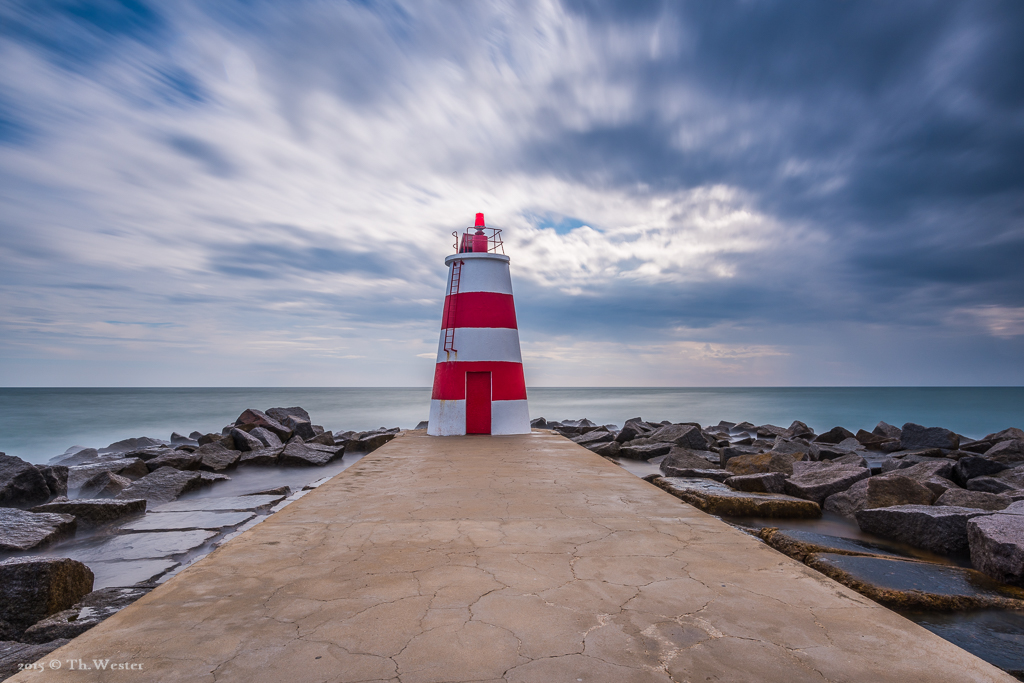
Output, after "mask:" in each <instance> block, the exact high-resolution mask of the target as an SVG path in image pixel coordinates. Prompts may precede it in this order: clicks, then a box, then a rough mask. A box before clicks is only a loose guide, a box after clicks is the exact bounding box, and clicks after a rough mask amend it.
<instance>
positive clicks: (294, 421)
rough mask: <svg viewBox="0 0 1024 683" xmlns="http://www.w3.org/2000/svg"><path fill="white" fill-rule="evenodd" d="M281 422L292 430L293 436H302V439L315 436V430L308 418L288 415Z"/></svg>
mask: <svg viewBox="0 0 1024 683" xmlns="http://www.w3.org/2000/svg"><path fill="white" fill-rule="evenodd" d="M281 424H283V425H284V426H285V427H288V428H289V429H290V430H292V435H293V436H298V437H302V439H303V441H309V440H311V439H313V438H315V437H316V435H317V432H316V430H315V429H314V428H313V424H312V423H311V422H310V421H309V420H303V419H302V418H298V417H295V416H294V415H289V416H288V417H286V418H285V419H284V420H283V421H282V422H281Z"/></svg>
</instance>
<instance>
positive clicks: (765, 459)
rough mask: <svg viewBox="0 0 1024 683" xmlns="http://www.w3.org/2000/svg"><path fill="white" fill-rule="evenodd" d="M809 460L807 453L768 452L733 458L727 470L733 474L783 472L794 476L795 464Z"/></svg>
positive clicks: (726, 466) (727, 464) (727, 465)
mask: <svg viewBox="0 0 1024 683" xmlns="http://www.w3.org/2000/svg"><path fill="white" fill-rule="evenodd" d="M806 458H807V454H806V453H779V452H776V451H768V452H767V453H757V454H751V455H740V456H737V457H735V458H731V459H730V460H729V462H728V463H726V465H725V469H727V470H729V471H730V472H732V473H733V474H758V473H760V472H782V473H784V474H793V463H794V462H798V461H800V460H805V459H806Z"/></svg>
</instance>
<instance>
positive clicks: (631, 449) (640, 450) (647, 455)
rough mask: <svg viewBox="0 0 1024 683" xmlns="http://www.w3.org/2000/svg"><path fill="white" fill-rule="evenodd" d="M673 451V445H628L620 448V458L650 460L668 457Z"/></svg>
mask: <svg viewBox="0 0 1024 683" xmlns="http://www.w3.org/2000/svg"><path fill="white" fill-rule="evenodd" d="M671 451H672V444H671V443H647V444H642V445H638V446H634V445H632V444H628V445H622V446H621V447H620V448H619V457H621V458H629V459H630V460H650V459H651V458H656V457H658V456H659V455H667V454H668V453H670V452H671Z"/></svg>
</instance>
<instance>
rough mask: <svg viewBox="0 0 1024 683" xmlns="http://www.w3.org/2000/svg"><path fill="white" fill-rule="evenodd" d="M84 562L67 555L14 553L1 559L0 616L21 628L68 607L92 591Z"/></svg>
mask: <svg viewBox="0 0 1024 683" xmlns="http://www.w3.org/2000/svg"><path fill="white" fill-rule="evenodd" d="M92 584H93V574H92V570H90V569H89V568H88V567H87V566H85V565H84V564H82V563H81V562H78V561H77V560H70V559H68V558H66V557H15V558H12V559H9V560H4V561H3V562H0V620H2V621H6V622H7V623H9V624H12V625H14V626H15V627H16V628H18V629H21V630H24V629H26V628H28V627H29V626H31V625H32V624H34V623H36V622H37V621H39V620H40V619H44V618H46V617H48V616H50V615H51V614H53V613H55V612H59V611H61V610H64V609H67V608H69V607H71V606H72V605H74V604H75V603H76V602H78V601H79V600H81V599H82V597H83V596H85V595H87V594H89V593H90V592H91V591H92Z"/></svg>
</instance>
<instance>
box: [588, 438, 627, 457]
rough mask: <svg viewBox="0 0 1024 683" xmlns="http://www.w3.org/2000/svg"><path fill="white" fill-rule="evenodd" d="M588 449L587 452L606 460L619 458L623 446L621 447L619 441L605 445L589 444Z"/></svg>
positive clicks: (605, 443)
mask: <svg viewBox="0 0 1024 683" xmlns="http://www.w3.org/2000/svg"><path fill="white" fill-rule="evenodd" d="M586 448H587V450H590V451H592V452H594V453H597V454H598V455H602V456H604V457H606V458H617V457H619V451H620V450H621V449H622V446H620V445H619V442H618V441H607V442H603V443H592V444H588V445H587V446H586Z"/></svg>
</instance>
